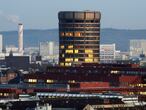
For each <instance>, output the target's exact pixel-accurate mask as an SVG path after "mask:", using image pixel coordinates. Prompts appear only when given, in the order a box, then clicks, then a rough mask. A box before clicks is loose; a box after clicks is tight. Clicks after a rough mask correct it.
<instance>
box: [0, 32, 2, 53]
mask: <svg viewBox="0 0 146 110" xmlns="http://www.w3.org/2000/svg"><path fill="white" fill-rule="evenodd" d="M2 50H3V36H2V35H0V53H2Z"/></svg>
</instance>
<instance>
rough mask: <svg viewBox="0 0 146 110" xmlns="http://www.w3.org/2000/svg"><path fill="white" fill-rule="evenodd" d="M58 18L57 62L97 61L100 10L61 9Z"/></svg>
mask: <svg viewBox="0 0 146 110" xmlns="http://www.w3.org/2000/svg"><path fill="white" fill-rule="evenodd" d="M58 18H59V64H60V65H61V66H73V65H81V64H82V63H99V44H100V18H101V14H100V12H97V11H62V12H59V14H58Z"/></svg>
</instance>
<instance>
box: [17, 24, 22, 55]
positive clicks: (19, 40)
mask: <svg viewBox="0 0 146 110" xmlns="http://www.w3.org/2000/svg"><path fill="white" fill-rule="evenodd" d="M18 52H19V53H22V55H23V24H21V23H19V24H18Z"/></svg>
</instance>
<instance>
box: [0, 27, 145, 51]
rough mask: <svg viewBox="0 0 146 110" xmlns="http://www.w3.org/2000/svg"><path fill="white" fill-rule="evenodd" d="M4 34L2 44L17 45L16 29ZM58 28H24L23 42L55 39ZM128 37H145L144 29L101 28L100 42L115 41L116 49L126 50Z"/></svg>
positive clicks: (28, 44)
mask: <svg viewBox="0 0 146 110" xmlns="http://www.w3.org/2000/svg"><path fill="white" fill-rule="evenodd" d="M0 34H3V36H4V44H6V45H11V44H12V45H16V46H17V41H18V40H17V36H18V35H17V31H8V32H0ZM58 39H59V38H58V29H50V30H25V31H24V44H25V47H27V46H38V44H39V42H42V41H57V42H58ZM130 39H146V30H122V29H101V43H116V46H117V49H120V50H123V51H125V50H128V49H129V41H130Z"/></svg>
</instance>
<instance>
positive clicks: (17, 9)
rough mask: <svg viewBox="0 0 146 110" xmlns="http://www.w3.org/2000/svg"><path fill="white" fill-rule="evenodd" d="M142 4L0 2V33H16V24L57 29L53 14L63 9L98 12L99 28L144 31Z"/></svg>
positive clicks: (120, 2) (26, 26)
mask: <svg viewBox="0 0 146 110" xmlns="http://www.w3.org/2000/svg"><path fill="white" fill-rule="evenodd" d="M145 3H146V2H145V1H144V0H141V1H139V0H135V1H134V2H133V1H132V0H128V1H127V0H122V1H117V0H110V1H101V0H100V1H97V0H92V1H89V0H88V1H84V2H83V1H81V0H79V1H76V0H71V1H68V0H61V1H57V0H53V1H52V0H51V1H48V0H44V1H43V2H42V1H41V0H38V1H34V0H31V1H30V0H29V1H28V0H25V1H19V0H13V1H8V0H5V1H2V0H1V4H0V7H1V9H0V24H1V27H0V31H8V30H17V28H18V27H17V23H20V22H22V23H23V24H24V25H25V29H52V28H58V21H57V14H58V12H59V11H65V10H69V11H84V10H91V11H97V10H99V11H100V12H101V13H102V20H101V28H118V29H146V28H145V27H146V22H145V19H146V16H145V15H144V14H143V13H144V10H145V9H146V7H145Z"/></svg>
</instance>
